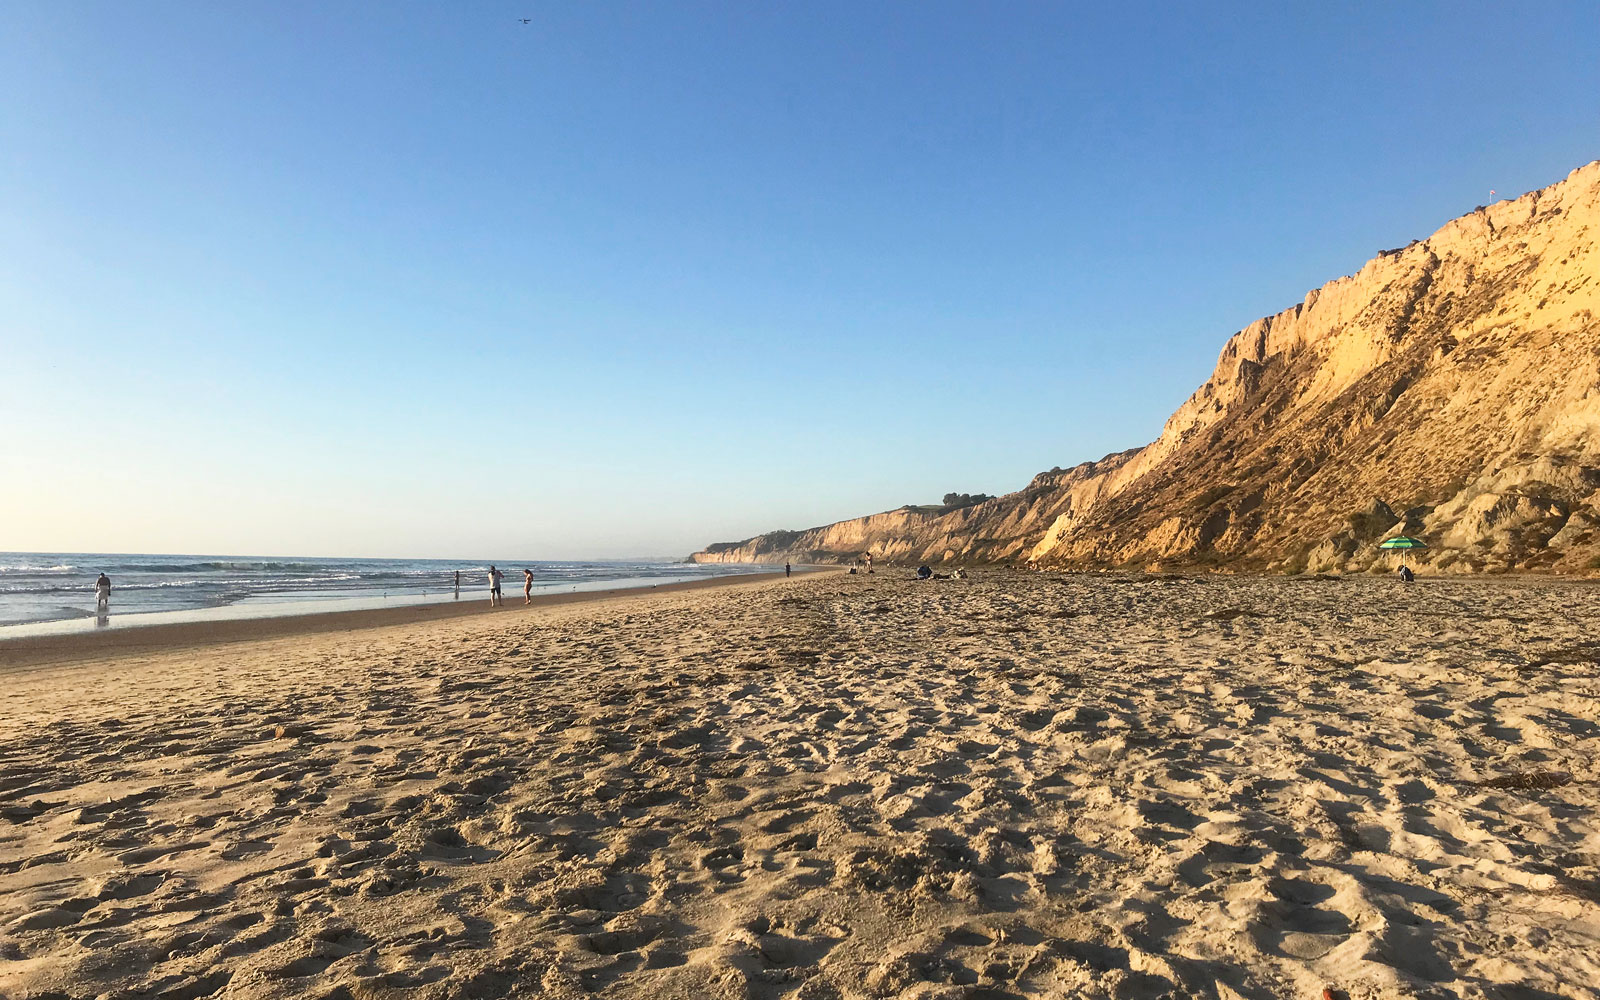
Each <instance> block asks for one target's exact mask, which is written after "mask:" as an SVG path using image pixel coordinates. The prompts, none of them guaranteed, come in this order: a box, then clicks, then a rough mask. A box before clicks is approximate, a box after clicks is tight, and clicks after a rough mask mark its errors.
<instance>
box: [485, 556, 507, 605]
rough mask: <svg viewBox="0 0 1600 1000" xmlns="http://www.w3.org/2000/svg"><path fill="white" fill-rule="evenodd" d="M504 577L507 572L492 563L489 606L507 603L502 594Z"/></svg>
mask: <svg viewBox="0 0 1600 1000" xmlns="http://www.w3.org/2000/svg"><path fill="white" fill-rule="evenodd" d="M504 578H505V574H504V573H502V572H500V571H499V570H498V569H495V568H494V564H493V563H491V564H490V565H489V607H491V608H492V607H495V606H496V605H500V604H504V603H505V599H504V598H502V597H501V596H500V581H501V580H502V579H504Z"/></svg>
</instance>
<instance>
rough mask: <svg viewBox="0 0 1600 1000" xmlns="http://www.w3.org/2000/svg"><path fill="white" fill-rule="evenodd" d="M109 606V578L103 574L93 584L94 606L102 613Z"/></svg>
mask: <svg viewBox="0 0 1600 1000" xmlns="http://www.w3.org/2000/svg"><path fill="white" fill-rule="evenodd" d="M110 604H111V578H110V577H109V576H106V575H105V574H104V573H101V574H100V579H98V580H96V581H95V582H94V606H95V608H96V609H98V610H100V611H104V610H105V609H106V608H107V607H108V606H109V605H110Z"/></svg>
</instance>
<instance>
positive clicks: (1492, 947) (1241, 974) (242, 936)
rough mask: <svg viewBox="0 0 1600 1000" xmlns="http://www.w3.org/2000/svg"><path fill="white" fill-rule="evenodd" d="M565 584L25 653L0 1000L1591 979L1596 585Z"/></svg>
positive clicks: (1, 867) (1010, 578) (975, 992)
mask: <svg viewBox="0 0 1600 1000" xmlns="http://www.w3.org/2000/svg"><path fill="white" fill-rule="evenodd" d="M582 596H584V597H585V598H586V600H585V601H584V602H583V603H564V604H549V605H544V606H541V607H538V608H536V609H532V610H527V611H525V612H524V613H521V614H516V613H511V612H512V611H521V610H523V609H521V608H520V607H519V608H514V609H509V610H508V612H507V613H505V614H493V615H489V614H479V615H467V616H462V617H456V618H451V619H446V620H433V621H426V620H421V621H417V620H413V621H409V622H406V623H404V624H386V625H378V626H374V627H363V628H359V629H349V630H317V631H309V632H301V633H298V634H294V635H277V636H273V635H271V634H267V635H263V636H256V637H251V636H239V635H236V636H235V637H234V639H233V640H230V641H227V642H218V643H213V644H201V645H188V646H183V645H168V646H164V647H161V648H151V649H149V650H145V651H141V650H129V649H122V650H117V651H109V650H108V651H94V650H80V651H78V653H76V654H75V655H74V656H73V658H71V660H70V665H68V661H63V662H62V663H58V664H55V665H51V664H49V663H45V662H43V661H42V660H40V661H34V663H33V667H32V669H28V670H20V671H16V672H13V673H10V674H8V675H7V676H6V683H5V685H4V687H3V688H0V876H3V879H0V995H5V996H8V997H9V996H29V995H35V996H40V997H43V996H52V997H54V996H66V997H74V998H76V997H97V996H104V997H132V996H165V997H172V998H197V997H206V996H219V997H300V996H312V997H396V998H417V1000H420V998H438V997H484V998H490V997H502V996H549V997H580V996H590V995H603V996H608V997H641V998H644V997H649V998H667V997H707V996H709V997H729V998H732V997H758V998H779V997H794V998H801V1000H822V998H835V997H852V998H853V997H862V998H866V997H920V998H944V997H948V998H954V997H972V998H1002V997H1023V996H1074V997H1077V996H1082V997H1096V998H1107V1000H1137V998H1151V1000H1156V998H1184V997H1202V998H1228V1000H1233V998H1241V997H1242V998H1247V1000H1269V998H1270V1000H1280V998H1294V997H1306V998H1311V1000H1316V998H1318V997H1320V996H1321V995H1322V994H1321V991H1322V989H1323V987H1324V986H1329V987H1332V988H1333V989H1334V991H1335V992H1334V995H1335V996H1336V997H1341V998H1342V997H1350V998H1355V1000H1366V998H1378V997H1381V998H1400V997H1456V996H1461V997H1485V998H1495V1000H1510V998H1517V1000H1549V998H1554V997H1566V998H1590V1000H1593V998H1596V997H1600V989H1597V986H1596V984H1597V983H1600V957H1597V956H1600V805H1597V790H1600V681H1597V670H1600V663H1597V661H1600V639H1597V636H1600V589H1596V588H1594V587H1589V586H1577V585H1566V584H1560V583H1545V582H1532V581H1510V582H1501V581H1460V582H1457V581H1449V582H1444V581H1424V582H1421V583H1419V584H1418V585H1416V586H1413V587H1410V588H1404V587H1401V586H1400V585H1398V584H1395V583H1393V582H1391V581H1388V580H1373V579H1351V580H1344V581H1323V580H1283V579H1244V578H1206V579H1107V578H1095V577H1071V576H1064V577H1056V576H1048V575H1045V576H1037V575H1031V574H1014V573H1004V572H987V573H983V574H980V576H979V577H978V578H977V579H975V580H972V581H936V582H930V583H916V582H912V581H910V580H907V579H903V578H895V577H891V575H890V574H889V573H887V572H881V573H879V574H878V575H876V576H874V577H860V576H856V577H851V576H842V575H817V576H809V577H806V578H802V579H795V580H783V579H781V578H778V579H769V578H763V579H760V580H756V581H751V580H750V579H749V578H743V579H737V580H733V581H729V582H728V585H726V586H719V587H711V588H700V589H694V590H685V591H669V590H667V588H659V589H658V590H656V591H650V592H644V593H642V594H636V595H633V596H628V597H626V598H618V597H611V598H604V599H595V598H594V597H593V596H592V595H582ZM232 624H246V623H230V625H232ZM261 625H262V626H266V623H261Z"/></svg>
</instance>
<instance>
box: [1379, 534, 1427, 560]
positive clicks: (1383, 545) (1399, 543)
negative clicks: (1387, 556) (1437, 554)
mask: <svg viewBox="0 0 1600 1000" xmlns="http://www.w3.org/2000/svg"><path fill="white" fill-rule="evenodd" d="M1427 547H1428V543H1427V542H1425V541H1423V540H1422V539H1420V538H1412V537H1411V536H1410V535H1396V536H1395V537H1393V538H1386V539H1384V540H1383V541H1382V542H1379V543H1378V548H1380V549H1388V550H1390V551H1391V552H1393V551H1398V552H1399V553H1400V565H1402V566H1404V565H1405V564H1406V553H1407V552H1409V551H1411V550H1412V549H1425V548H1427Z"/></svg>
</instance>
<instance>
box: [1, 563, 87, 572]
mask: <svg viewBox="0 0 1600 1000" xmlns="http://www.w3.org/2000/svg"><path fill="white" fill-rule="evenodd" d="M77 568H78V567H76V566H68V565H66V564H62V565H60V566H30V565H25V564H15V565H12V564H7V565H3V566H0V573H70V572H72V571H73V570H75V569H77Z"/></svg>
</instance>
